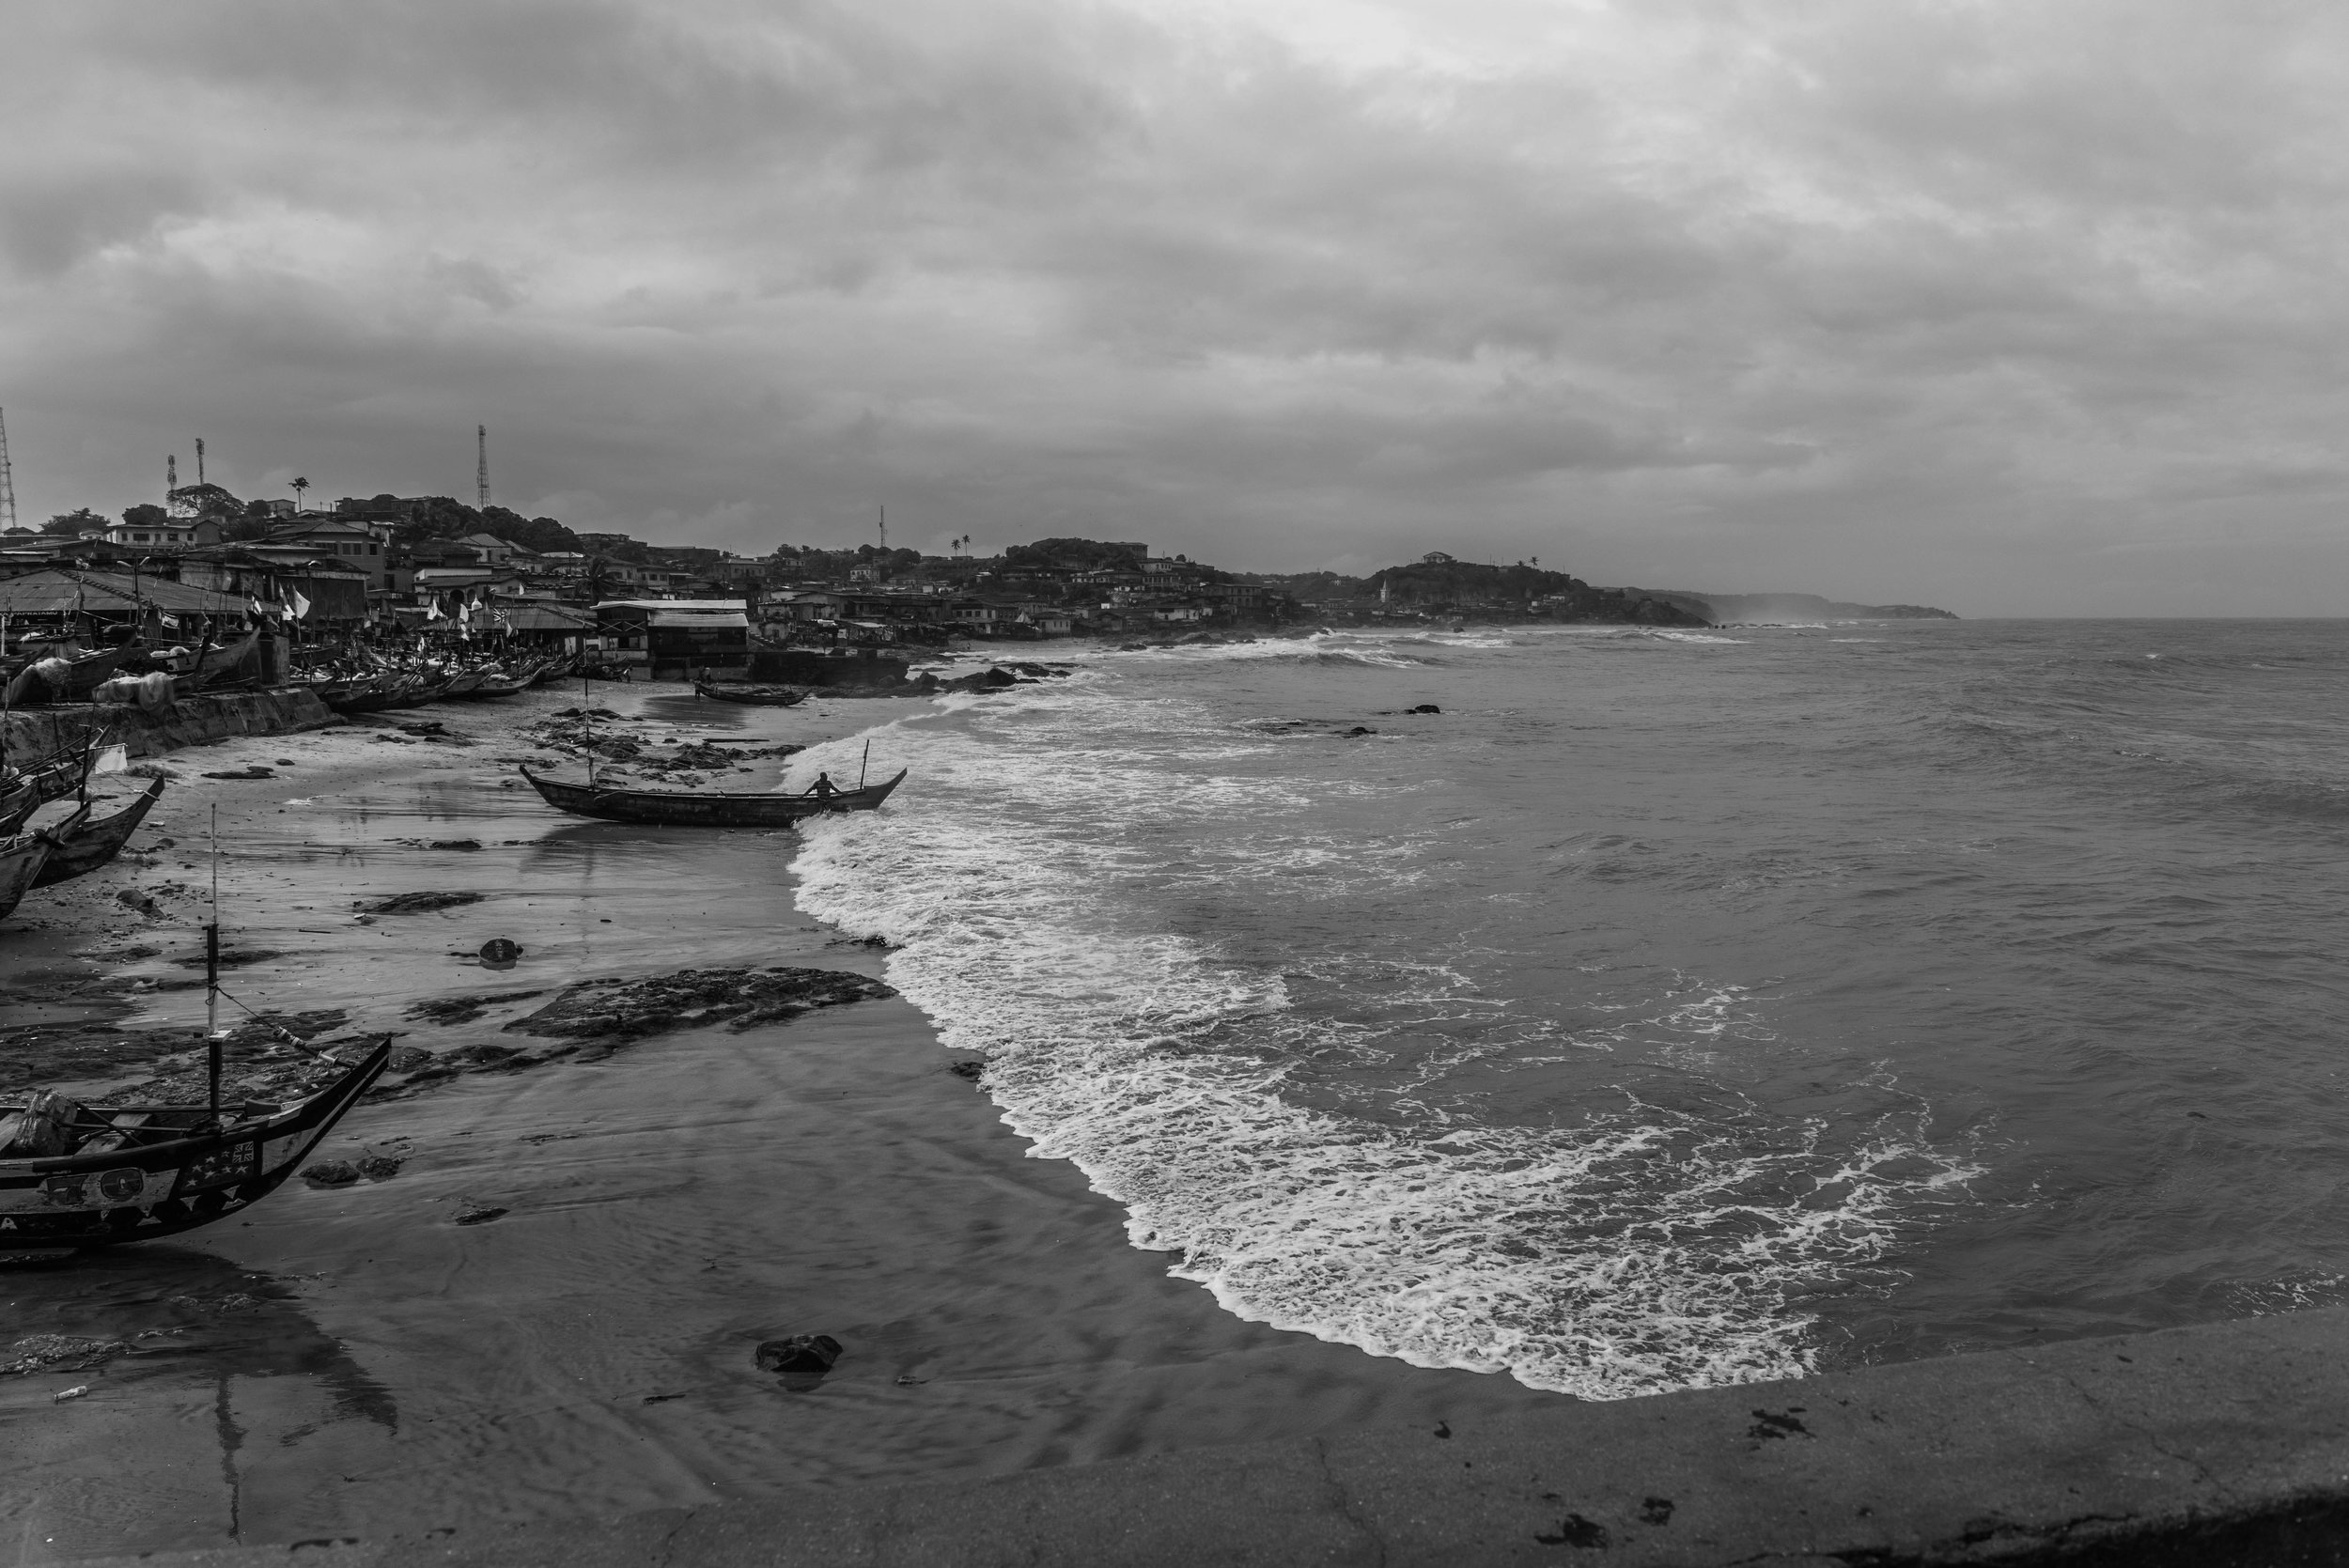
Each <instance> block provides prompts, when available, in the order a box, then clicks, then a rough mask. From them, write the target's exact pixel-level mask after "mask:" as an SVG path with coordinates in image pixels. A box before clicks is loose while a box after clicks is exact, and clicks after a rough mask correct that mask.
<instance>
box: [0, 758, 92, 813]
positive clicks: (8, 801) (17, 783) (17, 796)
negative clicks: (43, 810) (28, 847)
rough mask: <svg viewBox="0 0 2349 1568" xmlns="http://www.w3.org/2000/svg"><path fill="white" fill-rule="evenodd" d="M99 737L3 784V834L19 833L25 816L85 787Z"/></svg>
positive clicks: (13, 774) (0, 786)
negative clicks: (76, 750) (74, 750)
mask: <svg viewBox="0 0 2349 1568" xmlns="http://www.w3.org/2000/svg"><path fill="white" fill-rule="evenodd" d="M98 738H99V737H96V736H93V737H91V739H90V743H89V744H88V745H87V746H86V747H84V748H83V749H82V750H80V751H78V752H59V753H54V754H53V755H51V756H49V757H47V758H44V759H43V760H42V761H40V762H39V763H36V764H35V765H34V766H32V767H31V768H26V769H25V770H24V771H23V772H21V773H19V772H14V771H11V772H9V774H8V777H7V779H6V782H5V783H0V837H5V836H7V835H8V834H9V833H13V832H16V831H20V830H21V829H23V826H24V819H25V818H26V817H29V816H31V815H33V813H34V812H35V811H37V810H39V808H40V807H42V806H45V805H47V804H48V803H49V802H50V801H52V800H64V799H65V798H66V797H67V796H69V795H70V794H72V793H73V792H74V791H76V790H78V789H80V788H81V787H82V780H83V778H84V777H85V775H86V774H87V772H88V770H89V766H90V763H91V761H92V760H93V758H94V755H95V753H96V752H97V747H98Z"/></svg>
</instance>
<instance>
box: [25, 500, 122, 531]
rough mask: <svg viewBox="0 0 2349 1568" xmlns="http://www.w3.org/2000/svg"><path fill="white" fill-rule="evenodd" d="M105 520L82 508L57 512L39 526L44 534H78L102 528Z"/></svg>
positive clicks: (85, 507) (105, 524)
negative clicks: (86, 530)
mask: <svg viewBox="0 0 2349 1568" xmlns="http://www.w3.org/2000/svg"><path fill="white" fill-rule="evenodd" d="M106 526H108V524H107V522H106V520H105V519H104V518H101V517H100V516H99V515H98V514H97V513H96V512H93V511H91V510H90V509H89V508H88V507H87V506H84V507H81V508H79V509H78V510H75V511H70V512H59V513H58V514H57V515H56V516H54V517H53V518H51V519H50V520H48V521H47V522H44V523H42V524H41V525H40V531H41V532H42V533H44V534H69V535H70V534H79V533H81V532H82V531H83V530H85V529H89V528H104V527H106Z"/></svg>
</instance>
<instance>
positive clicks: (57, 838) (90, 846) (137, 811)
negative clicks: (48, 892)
mask: <svg viewBox="0 0 2349 1568" xmlns="http://www.w3.org/2000/svg"><path fill="white" fill-rule="evenodd" d="M162 794H163V780H161V779H157V780H155V781H154V782H153V783H152V784H148V786H147V789H146V791H145V792H144V793H143V794H141V795H140V796H139V797H138V799H136V800H132V802H131V803H130V804H129V805H128V806H125V807H124V808H123V809H122V810H120V811H118V812H116V813H115V814H114V815H111V816H101V817H100V818H99V819H98V820H96V821H94V822H93V821H91V820H90V819H89V815H88V813H89V808H87V807H84V808H83V809H82V810H81V811H80V812H77V813H75V814H74V816H73V817H72V818H71V819H70V820H69V821H68V822H67V823H66V824H65V825H64V826H63V827H59V828H52V829H48V830H46V831H43V833H42V834H41V836H42V837H43V838H46V839H47V840H49V860H48V862H47V863H45V864H44V865H42V867H41V868H40V872H39V875H38V876H36V877H34V878H33V886H35V887H37V888H45V887H49V886H51V885H52V884H54V883H57V882H70V881H71V880H72V879H73V878H74V877H84V876H87V875H88V874H89V873H90V872H93V871H96V870H97V869H98V868H99V867H100V866H102V865H104V864H106V863H107V862H109V861H111V860H113V859H114V858H115V857H116V856H117V855H119V854H120V853H122V846H124V845H125V844H128V843H129V842H130V841H131V835H132V833H133V832H135V831H137V830H138V825H139V824H140V823H141V822H144V821H146V820H147V813H148V808H150V807H152V806H153V805H154V804H155V801H156V799H157V798H158V797H159V796H161V795H162Z"/></svg>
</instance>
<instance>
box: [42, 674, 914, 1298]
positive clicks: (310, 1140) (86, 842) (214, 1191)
mask: <svg viewBox="0 0 2349 1568" xmlns="http://www.w3.org/2000/svg"><path fill="white" fill-rule="evenodd" d="M124 651H125V650H122V649H113V650H108V651H107V652H106V653H105V654H101V655H93V656H86V660H77V659H73V658H64V659H58V660H54V662H53V663H52V665H51V668H50V669H49V670H48V671H47V672H46V673H45V674H44V675H41V676H40V677H39V678H40V679H41V680H42V683H43V684H42V686H41V688H40V689H39V691H38V692H36V691H33V690H32V689H30V688H27V689H26V691H25V694H26V695H27V696H29V697H32V698H33V699H34V700H36V701H48V702H53V703H54V702H72V701H74V700H75V699H76V697H77V695H78V696H79V697H80V700H82V701H84V702H89V699H90V697H91V696H93V695H95V694H96V693H97V692H98V691H99V690H100V689H101V686H102V685H103V683H104V682H106V681H108V680H116V679H120V678H122V676H121V675H120V669H121V664H122V656H123V654H124ZM303 652H304V653H305V654H306V655H307V657H306V658H305V659H303V660H301V668H300V669H299V670H298V671H297V672H295V674H294V676H293V678H292V679H291V680H290V681H288V682H287V683H286V684H287V685H289V686H291V687H292V688H294V689H297V690H307V691H310V692H312V693H314V694H315V695H317V697H318V698H319V700H320V701H321V702H323V703H325V704H326V705H327V706H329V707H331V708H333V709H334V710H335V711H337V712H338V713H342V714H346V715H363V714H367V713H371V712H375V711H379V710H383V709H397V708H410V707H417V706H423V705H425V704H428V703H433V702H443V701H458V702H462V701H480V700H485V699H490V698H498V697H511V696H514V695H516V694H518V693H520V692H522V691H527V690H528V689H530V688H532V687H534V686H541V685H549V684H552V683H553V682H555V681H558V680H562V679H565V678H568V677H584V678H596V677H597V676H599V675H600V676H602V677H603V678H613V677H614V675H616V674H618V672H613V671H606V670H601V669H598V668H595V667H592V666H584V665H583V661H582V660H581V658H580V656H578V655H576V654H549V655H544V656H537V657H531V656H516V655H514V654H512V653H510V652H504V653H495V652H487V653H483V654H478V655H475V656H474V657H473V658H471V659H453V658H447V657H436V656H435V655H434V654H433V653H432V652H431V651H429V650H428V649H427V648H425V647H423V646H421V645H417V646H409V647H400V646H397V645H395V646H390V647H386V646H383V645H381V644H374V645H370V644H366V643H361V642H357V641H353V642H351V643H350V644H344V645H342V646H340V647H336V648H333V649H324V648H316V647H313V648H310V649H305V650H303ZM249 653H250V646H249V645H248V646H246V647H244V648H238V647H233V646H232V647H228V648H221V649H212V648H206V649H204V650H201V652H200V653H199V655H198V657H197V658H196V659H195V660H192V661H190V667H189V669H188V670H187V672H186V673H185V674H183V675H172V676H170V677H169V678H170V679H171V680H172V682H173V684H174V685H175V687H177V688H179V689H181V690H184V689H185V688H186V687H187V686H188V685H190V684H196V685H199V686H210V687H212V688H214V689H221V688H235V687H239V686H246V685H252V684H257V680H256V677H255V675H254V672H253V671H252V669H251V667H250V666H249V664H248V663H247V656H248V654H249ZM210 655H218V656H220V657H219V658H218V660H216V661H214V662H211V663H209V664H208V663H207V661H206V658H207V656H210ZM101 663H102V665H103V668H102V669H101V667H100V666H101ZM60 665H61V666H62V668H61V669H60V668H59V666H60ZM21 673H22V672H20V674H21ZM140 678H145V677H144V676H142V677H140ZM271 684H272V686H275V685H276V684H277V683H276V682H273V681H272V683H271ZM13 687H14V682H13V680H12V681H11V682H10V683H9V685H8V687H0V695H6V694H7V693H8V691H11V690H12V689H13ZM696 689H697V692H698V694H699V695H700V696H702V697H704V698H706V699H711V700H717V701H723V702H732V703H738V704H744V705H749V706H793V705H795V704H797V703H799V702H801V701H802V700H804V697H805V693H804V692H803V691H796V690H794V689H790V688H781V687H775V688H761V687H749V686H731V685H729V686H718V685H713V684H711V683H708V682H701V683H697V688H696ZM126 700H127V699H126ZM85 711H86V712H89V713H91V714H93V715H101V716H102V715H103V714H105V713H106V712H107V711H108V708H107V706H106V704H105V703H104V702H90V706H88V707H87V708H86V709H85ZM579 711H581V712H583V713H584V714H589V715H592V713H593V711H594V710H592V709H584V708H583V709H582V710H579ZM588 722H592V717H590V719H589V720H588ZM105 736H106V728H105V725H104V723H103V722H102V719H101V722H98V723H95V724H92V725H91V726H90V727H89V728H88V729H87V731H86V734H85V736H84V737H83V738H82V740H80V741H79V742H77V744H76V746H75V747H74V748H73V749H72V750H71V751H70V752H69V753H62V754H58V755H54V756H49V757H44V758H41V759H39V760H38V761H33V762H28V763H25V764H23V765H21V766H16V767H8V766H6V765H5V764H0V830H4V831H0V916H5V915H7V914H8V913H10V912H12V911H13V909H14V908H15V907H16V905H17V903H18V901H19V900H21V899H22V898H23V897H24V896H25V895H26V894H27V893H30V892H31V891H33V890H35V889H37V888H40V887H43V886H47V885H50V884H52V883H54V882H60V881H64V880H66V879H68V878H70V877H80V876H84V875H86V874H87V873H89V872H91V871H95V870H97V869H98V868H99V867H101V866H103V865H105V864H106V863H107V862H110V861H112V860H114V859H115V857H116V856H117V854H118V853H119V852H120V851H121V850H122V848H123V846H124V845H125V844H126V842H127V841H128V840H129V838H130V837H131V835H132V832H133V831H135V830H136V828H137V827H138V825H139V824H140V822H141V821H142V820H143V819H144V818H145V817H146V815H148V810H149V808H151V807H152V806H153V805H154V803H155V801H156V800H157V799H158V798H159V797H160V796H161V794H162V793H163V787H164V782H163V780H162V779H160V778H158V779H154V780H152V781H150V782H148V784H147V786H146V788H145V789H144V790H143V791H142V792H141V793H140V794H139V795H138V796H137V797H136V798H135V799H133V800H132V801H131V802H130V803H129V804H128V805H125V806H123V807H121V808H120V809H118V810H114V811H112V812H110V813H108V814H107V815H102V816H101V815H96V812H97V809H98V808H97V807H96V806H94V805H93V803H92V801H91V799H90V795H89V788H90V782H91V778H92V775H93V774H94V773H96V772H100V771H104V770H108V769H110V768H119V767H120V765H121V764H122V763H123V761H124V760H125V759H124V758H123V754H122V749H121V748H120V747H112V748H109V747H107V746H106V745H105V744H104V742H105ZM585 755H586V778H585V780H584V782H572V781H567V780H562V779H556V778H553V777H550V776H547V775H546V774H543V773H540V772H538V771H536V770H534V769H532V768H529V767H527V766H524V767H522V768H521V774H522V777H523V778H524V779H526V780H527V781H528V782H529V784H530V785H531V787H532V788H533V789H535V790H536V791H537V793H538V795H539V796H540V798H541V799H543V800H545V801H546V802H547V803H548V804H549V805H551V806H553V807H555V808H556V809H558V810H561V811H564V812H567V813H570V814H573V815H581V816H587V817H595V818H599V819H603V820H607V821H619V822H629V823H637V824H650V825H657V826H686V827H699V828H727V827H735V828H756V829H775V828H789V827H791V826H793V825H795V824H797V823H798V822H800V821H801V820H803V819H804V818H807V817H809V816H813V815H823V814H828V813H834V812H848V811H870V810H873V809H875V808H876V807H878V806H879V805H880V804H881V803H882V802H883V801H884V800H887V799H888V798H889V796H890V795H891V793H892V792H893V791H894V790H895V789H896V788H897V787H898V785H899V784H902V783H903V782H904V780H905V777H906V775H905V772H904V771H903V770H900V771H899V772H898V773H897V774H896V775H895V776H894V777H893V778H889V779H885V780H882V781H879V782H878V783H872V784H867V783H866V782H865V780H864V779H863V777H862V776H860V777H859V778H857V780H856V781H855V784H854V786H853V787H841V786H835V785H833V784H832V783H831V781H830V780H829V779H820V780H819V781H818V782H817V784H816V785H815V786H814V787H812V788H810V789H808V790H806V791H802V792H798V793H784V792H780V791H778V792H771V793H723V792H716V791H708V790H683V789H661V788H646V787H641V786H640V785H638V784H635V783H633V782H626V781H621V780H617V779H614V778H613V777H612V776H611V775H610V774H609V772H608V771H607V773H606V774H605V776H604V777H602V778H599V777H598V776H597V768H596V748H595V747H594V745H593V744H592V742H591V743H590V744H589V745H588V746H587V747H586V748H585ZM101 759H102V760H101ZM867 760H868V762H869V756H868V759H867ZM221 776H223V777H228V776H232V775H226V774H224V775H221ZM68 799H73V800H75V802H76V803H75V804H74V805H73V807H72V808H71V809H70V812H69V814H68V815H65V816H64V817H63V818H61V819H60V820H58V821H56V822H54V823H53V824H50V825H48V826H43V827H34V826H31V823H32V821H33V818H34V815H35V814H36V813H37V812H38V811H39V808H40V807H42V806H43V805H47V804H50V803H53V802H56V801H61V800H68ZM219 937H220V927H219V924H218V922H217V915H215V918H214V923H213V924H211V925H210V926H208V927H207V928H206V939H207V973H206V985H207V996H208V999H216V998H217V997H218V995H219V994H220V992H219ZM484 961H485V962H487V961H488V958H487V955H486V952H485V960H484ZM217 1021H218V1020H217V1017H208V1024H207V1028H206V1041H207V1045H208V1048H209V1049H208V1055H209V1057H210V1072H209V1075H208V1081H209V1084H210V1091H209V1097H208V1100H207V1103H205V1104H202V1105H186V1104H169V1105H166V1104H155V1105H139V1104H133V1105H113V1104H109V1105H103V1106H95V1107H93V1106H85V1105H82V1104H79V1103H77V1102H74V1101H72V1100H70V1099H68V1098H66V1097H64V1096H62V1095H60V1094H56V1093H55V1092H54V1091H49V1090H43V1091H39V1092H37V1093H35V1094H32V1095H30V1097H28V1098H27V1099H25V1100H24V1101H23V1103H22V1104H20V1105H19V1106H17V1107H15V1108H14V1109H10V1108H8V1107H6V1106H0V1263H7V1262H19V1261H25V1260H28V1259H41V1260H47V1259H61V1258H66V1257H70V1256H71V1255H72V1254H74V1253H76V1252H79V1251H83V1250H87V1249H90V1248H95V1247H103V1246H108V1245H112V1244H114V1243H117V1242H123V1241H133V1240H144V1239H148V1238H151V1237H157V1236H164V1235H171V1234H178V1233H179V1232H182V1231H186V1230H189V1229H192V1228H194V1227H195V1226H198V1225H203V1224H208V1223H210V1222H211V1221H213V1220H216V1219H221V1218H223V1217H225V1216H227V1215H231V1214H235V1213H238V1212H240V1211H241V1210H243V1209H244V1208H245V1207H247V1206H248V1205H250V1204H251V1203H255V1202H256V1201H257V1200H258V1199H260V1198H262V1197H265V1196H266V1195H268V1194H269V1193H270V1192H271V1191H272V1190H274V1189H275V1188H277V1187H278V1186H279V1185H280V1184H281V1183H283V1182H284V1181H285V1180H286V1179H287V1178H288V1176H290V1175H291V1174H292V1173H293V1172H295V1171H296V1170H297V1169H299V1168H300V1166H301V1164H302V1162H303V1159H305V1158H306V1157H308V1156H309V1154H310V1152H311V1151H312V1150H313V1149H314V1148H315V1147H316V1146H317V1145H318V1143H319V1141H320V1140H322V1139H323V1138H325V1137H326V1136H327V1135H328V1134H329V1133H330V1132H331V1131H332V1130H333V1129H334V1126H335V1124H336V1123H337V1122H338V1121H339V1120H340V1118H341V1117H342V1116H343V1114H344V1113H345V1112H346V1111H348V1110H350V1107H351V1106H353V1105H354V1104H356V1103H357V1102H358V1100H359V1098H360V1096H361V1095H363V1094H365V1093H366V1091H367V1089H368V1088H369V1087H370V1086H371V1085H373V1084H374V1082H375V1081H376V1079H378V1078H379V1077H381V1074H382V1073H383V1072H384V1071H385V1069H386V1066H387V1063H389V1061H390V1060H391V1051H392V1038H393V1037H392V1036H390V1035H385V1036H382V1037H381V1038H380V1039H376V1040H373V1041H371V1043H370V1044H369V1045H368V1046H367V1047H366V1048H364V1050H361V1051H357V1052H354V1051H353V1050H351V1049H349V1048H346V1049H344V1050H342V1051H341V1052H339V1053H337V1054H336V1055H334V1057H331V1058H326V1059H323V1060H324V1064H329V1065H331V1066H332V1067H333V1068H334V1075H335V1076H334V1078H333V1079H331V1081H328V1082H327V1083H325V1084H324V1086H323V1087H321V1088H319V1089H318V1090H317V1092H315V1093H312V1094H307V1095H305V1096H303V1097H301V1098H298V1099H294V1100H292V1101H291V1102H290V1103H286V1104H274V1103H263V1102H260V1101H255V1100H242V1101H238V1102H234V1103H224V1102H223V1100H222V1096H221V1051H222V1039H223V1032H222V1031H221V1030H220V1029H219V1028H218V1027H217ZM287 1044H288V1046H291V1047H295V1048H303V1049H305V1050H306V1049H308V1047H307V1046H306V1044H305V1043H304V1042H303V1041H301V1040H299V1039H295V1038H293V1037H292V1036H290V1035H289V1036H288V1040H287ZM313 1054H316V1053H313ZM312 1081H313V1082H315V1081H316V1080H315V1079H313V1080H312Z"/></svg>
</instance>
